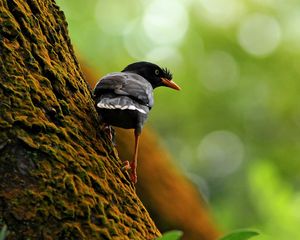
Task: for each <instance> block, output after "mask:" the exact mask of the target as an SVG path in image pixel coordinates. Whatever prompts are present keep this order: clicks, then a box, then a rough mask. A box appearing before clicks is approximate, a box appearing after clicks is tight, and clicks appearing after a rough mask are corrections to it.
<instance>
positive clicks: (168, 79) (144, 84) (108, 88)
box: [93, 62, 180, 183]
mask: <svg viewBox="0 0 300 240" xmlns="http://www.w3.org/2000/svg"><path fill="white" fill-rule="evenodd" d="M160 86H165V87H170V88H173V89H176V90H180V87H179V86H178V85H177V84H176V83H174V82H173V81H172V74H171V73H170V71H169V70H168V69H166V68H160V67H159V66H157V65H156V64H153V63H150V62H136V63H132V64H130V65H128V66H127V67H125V68H124V70H122V71H121V72H114V73H109V74H107V75H106V76H104V77H103V78H101V79H100V80H99V81H98V83H97V84H96V86H95V89H94V91H93V97H94V100H95V102H96V108H97V111H98V113H99V115H100V118H101V119H102V121H103V122H104V123H105V124H106V125H108V126H116V127H121V128H126V129H131V128H132V129H134V136H135V144H134V154H133V160H132V161H131V162H128V161H125V162H124V169H127V170H129V169H130V170H131V173H130V177H131V181H132V182H133V183H136V182H137V174H136V167H137V157H138V146H139V137H140V134H141V131H142V128H143V125H144V123H145V121H146V119H147V116H148V113H149V111H150V110H151V108H152V106H153V103H154V99H153V89H155V88H156V87H160Z"/></svg>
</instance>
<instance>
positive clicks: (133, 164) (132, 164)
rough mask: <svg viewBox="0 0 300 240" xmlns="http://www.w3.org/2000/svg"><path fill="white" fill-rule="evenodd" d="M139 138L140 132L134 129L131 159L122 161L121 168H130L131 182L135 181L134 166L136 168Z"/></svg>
mask: <svg viewBox="0 0 300 240" xmlns="http://www.w3.org/2000/svg"><path fill="white" fill-rule="evenodd" d="M139 138H140V132H139V131H136V130H135V131H134V154H133V160H132V161H131V162H129V161H124V162H123V167H122V169H124V170H131V173H130V178H131V181H132V182H133V183H136V182H137V174H136V168H137V157H138V150H139Z"/></svg>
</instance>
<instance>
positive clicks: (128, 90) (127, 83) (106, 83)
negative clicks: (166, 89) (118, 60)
mask: <svg viewBox="0 0 300 240" xmlns="http://www.w3.org/2000/svg"><path fill="white" fill-rule="evenodd" d="M152 91H153V88H152V86H151V84H150V83H149V82H148V81H147V80H146V79H144V78H143V77H142V76H140V75H138V74H135V73H125V72H118V73H110V74H108V75H106V76H104V77H103V78H101V79H100V80H99V82H98V83H97V84H96V87H95V89H94V96H95V97H99V96H101V95H102V94H105V93H108V92H113V93H115V94H116V95H121V96H122V95H123V96H128V97H130V98H132V99H134V100H136V101H138V102H140V103H141V104H143V105H146V106H148V107H150V108H151V107H152V106H153V93H152Z"/></svg>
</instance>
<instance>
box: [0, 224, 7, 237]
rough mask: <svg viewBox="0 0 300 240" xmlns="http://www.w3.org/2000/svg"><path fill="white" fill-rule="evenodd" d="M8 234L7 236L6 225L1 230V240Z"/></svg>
mask: <svg viewBox="0 0 300 240" xmlns="http://www.w3.org/2000/svg"><path fill="white" fill-rule="evenodd" d="M6 236H7V226H6V225H4V226H3V227H2V229H1V232H0V240H4V239H5V237H6Z"/></svg>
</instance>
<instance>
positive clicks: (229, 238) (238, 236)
mask: <svg viewBox="0 0 300 240" xmlns="http://www.w3.org/2000/svg"><path fill="white" fill-rule="evenodd" d="M257 235H259V233H258V232H256V231H253V230H238V231H235V232H232V233H229V234H227V235H226V236H224V237H222V238H221V239H220V240H247V239H249V238H252V237H254V236H257Z"/></svg>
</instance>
